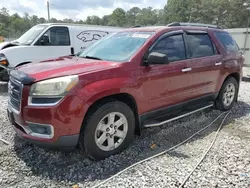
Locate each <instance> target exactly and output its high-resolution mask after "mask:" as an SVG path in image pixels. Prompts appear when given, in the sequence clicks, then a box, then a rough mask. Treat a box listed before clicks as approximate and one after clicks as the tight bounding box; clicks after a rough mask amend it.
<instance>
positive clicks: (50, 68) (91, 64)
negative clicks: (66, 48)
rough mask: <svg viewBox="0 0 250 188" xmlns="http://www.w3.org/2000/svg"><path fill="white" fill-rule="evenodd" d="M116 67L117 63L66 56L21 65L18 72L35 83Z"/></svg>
mask: <svg viewBox="0 0 250 188" xmlns="http://www.w3.org/2000/svg"><path fill="white" fill-rule="evenodd" d="M116 66H117V63H115V62H108V61H99V60H93V59H85V58H78V57H72V56H67V57H60V58H58V59H54V60H49V61H45V62H39V63H30V64H27V65H23V66H21V67H20V68H18V71H22V72H24V73H26V74H27V75H28V76H29V77H31V78H34V79H35V81H40V80H45V79H49V78H55V77H60V76H68V75H76V74H84V73H88V72H94V71H98V70H104V69H110V68H113V67H116Z"/></svg>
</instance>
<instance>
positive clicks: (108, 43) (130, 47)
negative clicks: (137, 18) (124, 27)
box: [79, 31, 154, 62]
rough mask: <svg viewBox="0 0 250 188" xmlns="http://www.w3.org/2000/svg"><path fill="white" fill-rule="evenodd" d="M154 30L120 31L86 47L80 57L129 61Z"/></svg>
mask: <svg viewBox="0 0 250 188" xmlns="http://www.w3.org/2000/svg"><path fill="white" fill-rule="evenodd" d="M153 34H154V32H134V31H133V32H131V31H130V32H129V31H127V32H120V33H116V34H113V35H110V36H108V37H106V38H103V39H102V40H100V41H98V42H96V43H94V44H93V45H92V46H90V47H89V48H87V49H85V50H84V51H83V52H82V53H81V54H79V57H83V58H95V59H100V60H106V61H116V62H124V61H128V60H129V59H130V58H131V57H132V56H133V54H135V52H136V51H137V50H138V49H139V48H140V47H142V46H143V44H144V43H145V42H146V41H147V40H148V39H149V38H150V37H151V36H152V35H153Z"/></svg>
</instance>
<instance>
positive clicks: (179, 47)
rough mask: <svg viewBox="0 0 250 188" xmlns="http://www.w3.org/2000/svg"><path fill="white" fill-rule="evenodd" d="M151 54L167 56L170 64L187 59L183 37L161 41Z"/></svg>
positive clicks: (178, 36)
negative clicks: (157, 53)
mask: <svg viewBox="0 0 250 188" xmlns="http://www.w3.org/2000/svg"><path fill="white" fill-rule="evenodd" d="M151 52H159V53H163V54H166V55H167V56H168V60H169V61H170V62H173V61H179V60H183V59H186V51H185V45H184V41H183V37H182V35H173V36H168V37H165V38H162V39H160V40H159V41H158V42H157V43H156V44H155V46H154V47H153V49H152V50H151Z"/></svg>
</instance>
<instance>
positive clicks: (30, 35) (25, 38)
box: [16, 25, 48, 45]
mask: <svg viewBox="0 0 250 188" xmlns="http://www.w3.org/2000/svg"><path fill="white" fill-rule="evenodd" d="M47 27H48V26H46V25H36V26H34V27H32V28H31V29H30V30H28V31H27V32H26V33H24V34H23V35H22V36H21V37H20V38H19V39H17V41H16V42H17V43H18V44H23V45H30V44H31V43H32V42H33V41H34V40H35V39H36V38H37V37H38V36H39V35H40V34H41V32H43V31H44V29H45V28H47Z"/></svg>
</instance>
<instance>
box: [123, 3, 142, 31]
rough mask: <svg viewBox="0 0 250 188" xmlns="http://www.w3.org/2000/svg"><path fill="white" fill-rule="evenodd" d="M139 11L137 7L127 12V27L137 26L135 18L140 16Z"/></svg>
mask: <svg viewBox="0 0 250 188" xmlns="http://www.w3.org/2000/svg"><path fill="white" fill-rule="evenodd" d="M140 12H141V9H140V8H138V7H133V8H131V9H130V10H128V11H127V16H126V17H127V25H128V26H135V25H137V24H138V19H137V16H138V14H140Z"/></svg>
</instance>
